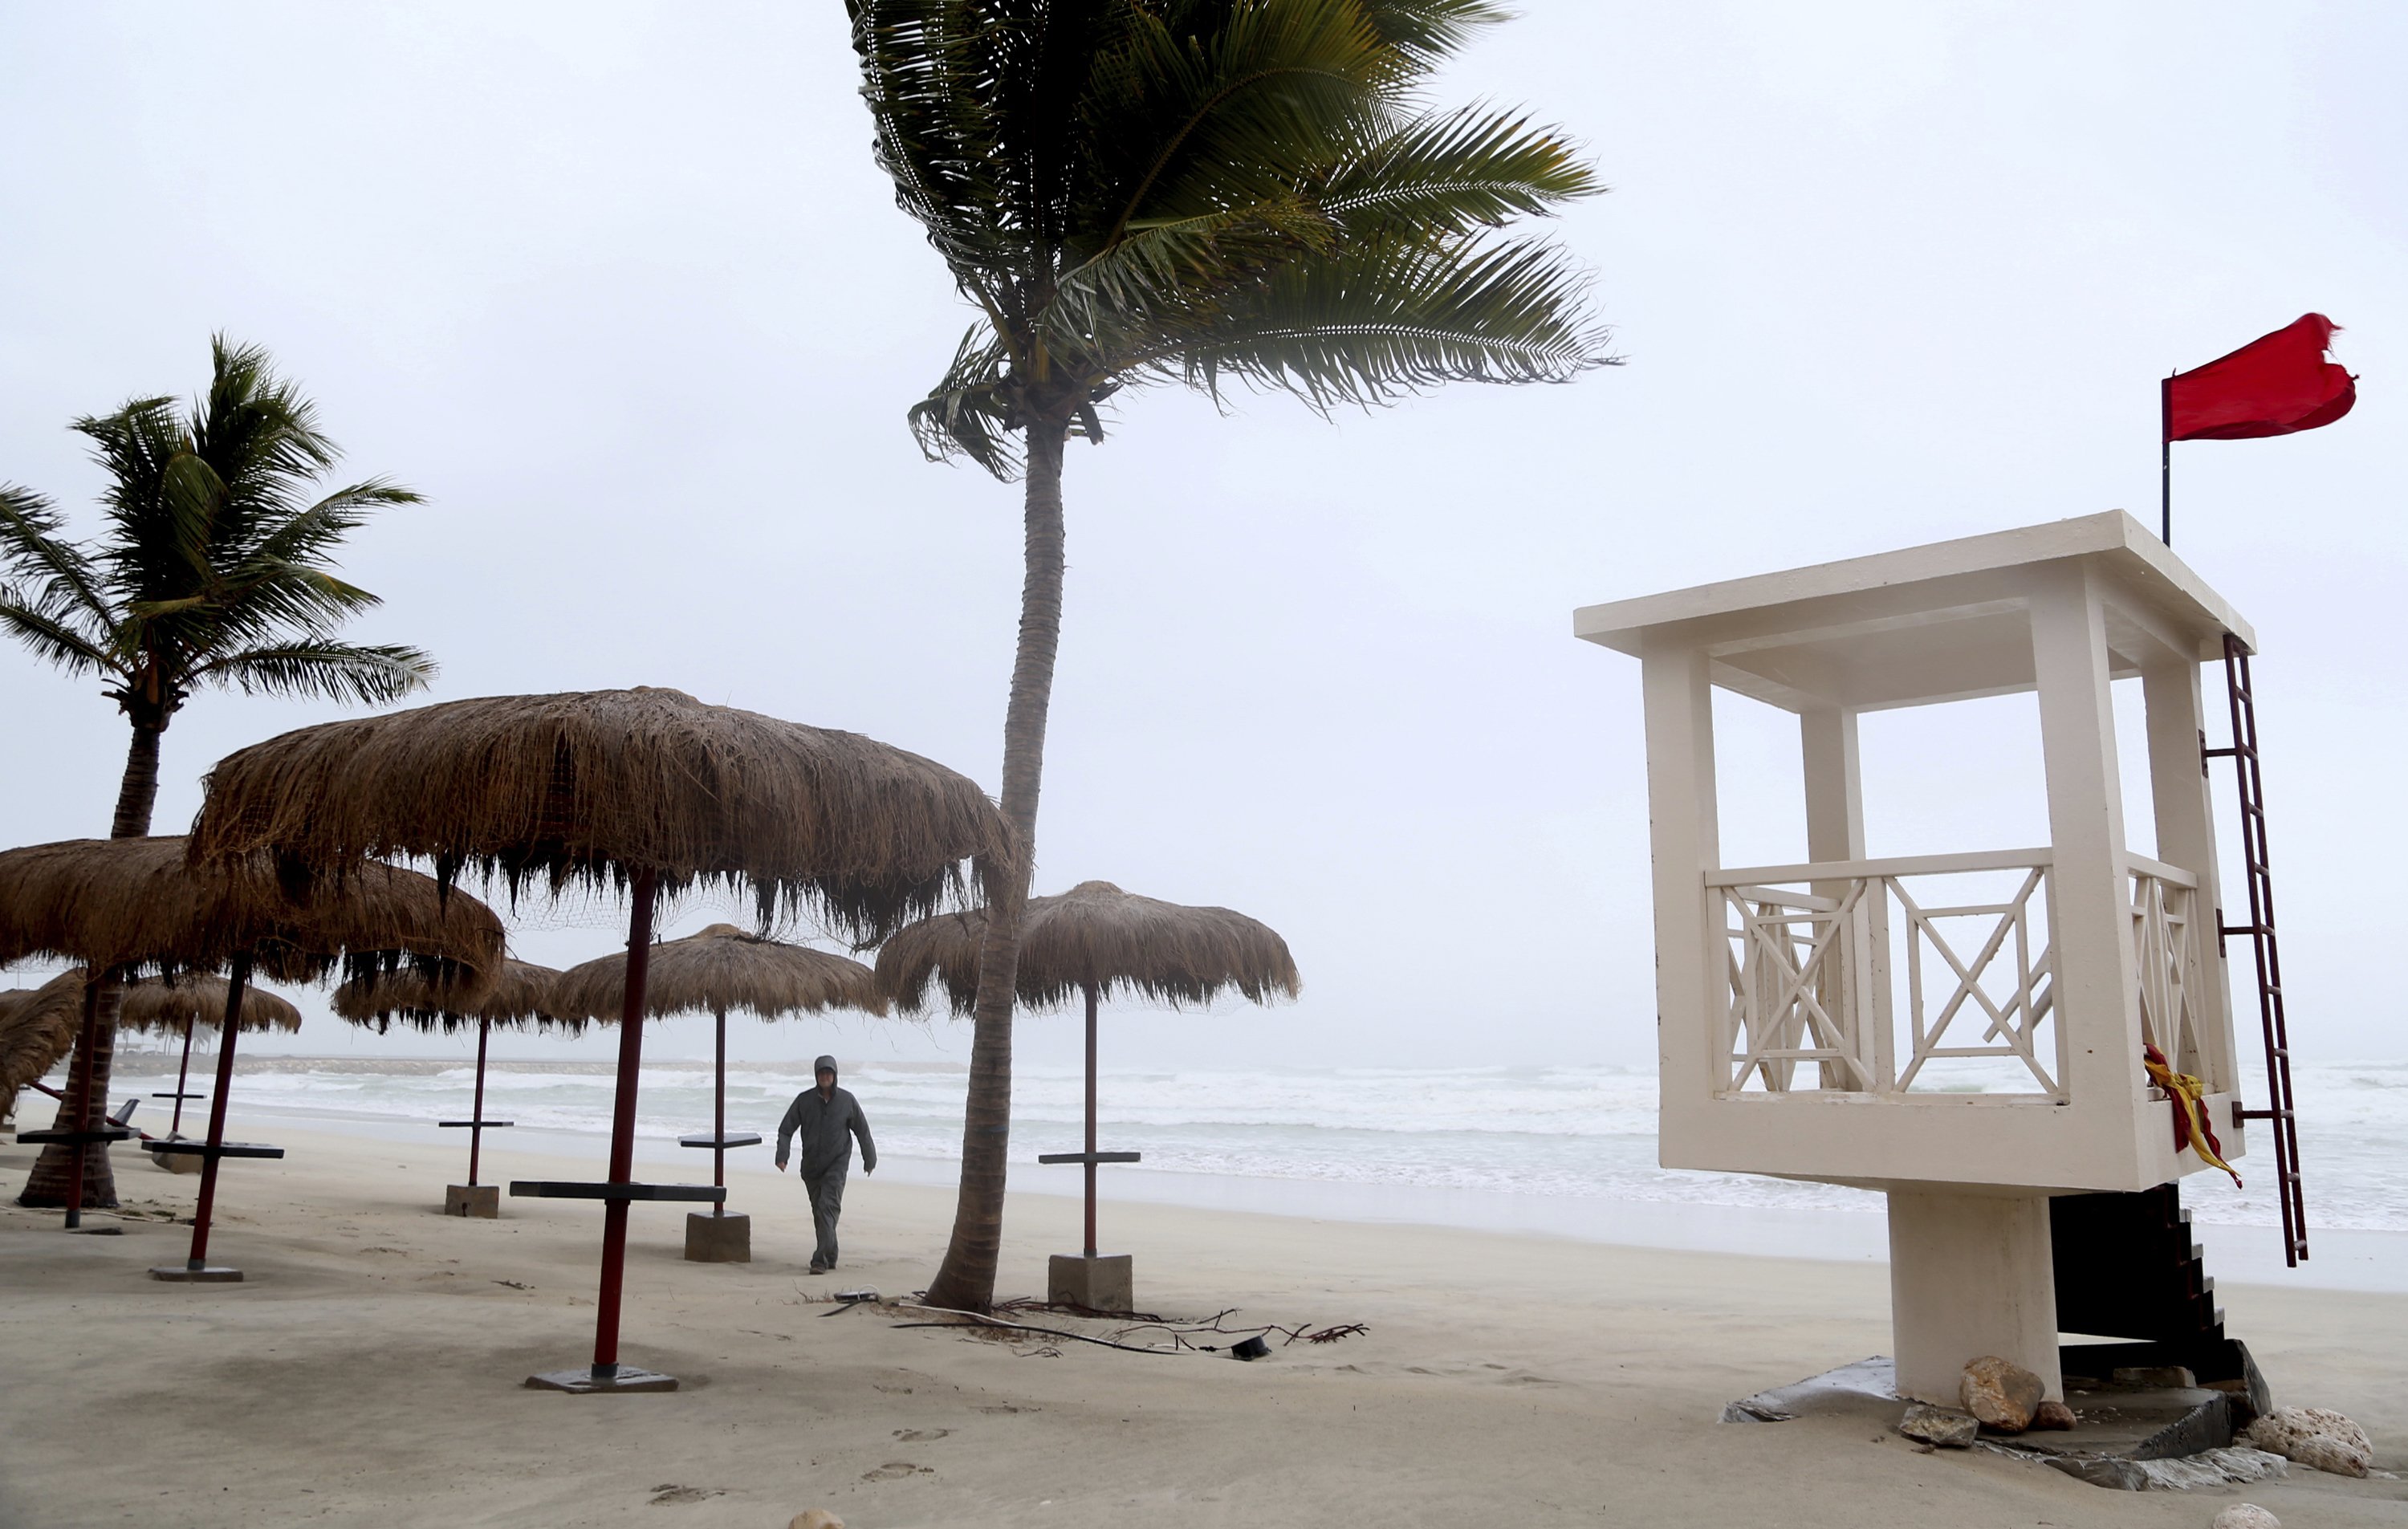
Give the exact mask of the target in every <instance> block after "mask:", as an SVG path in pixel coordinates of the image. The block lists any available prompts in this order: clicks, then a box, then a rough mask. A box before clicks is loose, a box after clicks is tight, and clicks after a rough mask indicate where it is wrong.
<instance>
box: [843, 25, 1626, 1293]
mask: <svg viewBox="0 0 2408 1529" xmlns="http://www.w3.org/2000/svg"><path fill="white" fill-rule="evenodd" d="M846 8H847V10H848V11H849V13H850V14H851V17H852V21H853V47H854V50H855V51H856V52H857V53H858V54H859V55H860V59H861V64H862V74H863V79H864V89H863V93H864V95H865V96H866V97H867V101H868V103H869V108H870V113H871V116H872V119H873V121H874V123H875V127H876V151H877V155H878V159H879V163H880V164H881V165H882V167H883V168H884V169H885V170H886V171H887V172H888V173H889V175H890V176H892V178H893V179H894V181H895V186H896V199H897V201H898V202H899V204H900V205H901V207H903V210H904V211H906V212H907V213H909V214H910V216H911V217H913V218H914V219H916V220H917V221H919V222H920V223H921V225H922V226H923V227H924V228H925V230H926V233H927V236H928V240H929V242H930V243H931V244H932V245H934V246H935V248H936V249H937V250H938V252H939V254H941V255H942V256H943V257H944V260H945V263H946V264H947V266H948V267H949V268H950V270H951V273H952V275H953V282H954V285H955V286H956V287H957V288H958V289H959V290H960V292H961V293H962V294H963V295H964V296H965V297H967V298H968V300H969V302H970V303H971V304H972V305H973V306H974V307H976V309H977V310H978V314H979V318H978V320H977V322H975V323H974V324H973V325H972V327H971V329H970V331H969V334H968V336H967V337H966V338H965V339H964V340H963V342H962V345H961V348H960V350H959V351H958V352H957V353H956V354H955V356H954V358H953V365H952V366H951V368H950V369H949V370H948V371H947V373H946V375H945V377H944V378H943V379H942V380H941V381H940V382H939V384H938V385H937V387H936V388H935V389H934V390H933V391H932V392H931V393H929V395H928V396H927V397H926V398H925V399H924V400H923V401H922V402H921V403H919V404H918V405H916V406H914V407H913V408H912V409H911V411H910V422H911V425H912V428H913V430H914V432H915V433H916V434H917V436H918V437H919V440H920V443H921V445H922V448H923V450H925V451H926V452H927V453H928V454H929V455H930V456H931V457H949V456H964V457H968V458H969V459H970V460H971V461H974V462H976V463H978V464H980V465H982V466H983V467H985V468H986V469H987V470H988V471H989V472H991V473H993V474H994V475H995V476H996V477H997V478H999V479H1011V478H1012V477H1014V476H1019V477H1021V478H1022V479H1024V491H1023V511H1024V519H1025V531H1026V540H1025V581H1024V584H1023V588H1022V595H1021V618H1020V636H1019V647H1018V652H1017V656H1016V658H1015V661H1014V663H1013V666H1012V677H1011V703H1010V706H1009V707H1008V709H1007V711H1006V714H1005V722H1004V762H1003V801H1002V805H1003V810H1004V814H1005V816H1006V817H1007V818H1008V819H1010V821H1011V823H1012V824H1013V826H1014V828H1015V829H1016V830H1017V831H1018V833H1019V835H1020V838H1021V846H1022V855H1021V862H1020V873H1019V888H1018V892H1017V893H1016V895H1015V894H1012V893H1011V891H1010V889H1007V890H1006V893H1005V894H1001V895H998V897H997V902H996V916H995V917H993V918H991V919H990V920H989V921H988V922H987V933H986V941H985V945H984V948H983V950H982V956H981V963H980V968H979V995H978V1005H977V1009H976V1013H975V1015H974V1019H973V1023H974V1026H975V1029H974V1033H973V1039H972V1044H971V1052H970V1079H969V1095H968V1104H967V1107H966V1112H965V1118H964V1122H963V1135H962V1182H961V1193H960V1200H959V1204H958V1207H957V1208H956V1211H955V1217H954V1222H953V1239H952V1242H951V1245H950V1246H949V1247H948V1249H947V1250H946V1253H945V1259H944V1263H943V1265H942V1266H941V1267H940V1268H939V1271H938V1275H937V1279H936V1282H935V1283H934V1284H933V1285H932V1286H931V1287H930V1291H929V1299H930V1300H931V1301H932V1302H933V1303H934V1304H936V1305H939V1306H946V1307H956V1308H971V1309H983V1308H985V1307H986V1306H987V1305H988V1304H989V1303H990V1302H991V1301H992V1299H993V1297H994V1291H995V1267H996V1252H997V1250H998V1248H999V1246H1000V1243H1001V1240H1002V1225H1003V1184H1004V1165H1005V1161H1006V1146H1007V1143H1008V1140H1009V1136H1008V1132H1009V1125H1010V1107H1011V1005H1012V986H1013V976H1014V969H1015V965H1016V962H1017V959H1018V950H1019V937H1020V908H1019V905H1020V902H1021V901H1022V900H1024V899H1025V895H1026V886H1027V877H1028V874H1029V870H1030V868H1031V865H1033V861H1034V852H1035V846H1036V833H1037V803H1038V794H1039V782H1040V779H1041V774H1042V769H1043V764H1044V747H1045V717H1046V708H1047V703H1048V700H1049V697H1050V695H1051V693H1052V689H1053V681H1054V652H1055V649H1056V647H1057V645H1058V642H1059V638H1060V634H1061V617H1062V572H1063V515H1062V466H1063V450H1064V446H1065V444H1066V443H1067V442H1068V440H1069V438H1070V437H1071V436H1081V437H1083V438H1085V439H1087V440H1089V441H1091V442H1093V441H1100V440H1102V439H1103V434H1104V432H1103V426H1102V420H1101V417H1100V414H1099V410H1098V406H1099V405H1101V404H1103V403H1104V402H1105V401H1106V400H1107V399H1109V398H1111V397H1112V396H1113V395H1114V394H1116V393H1120V392H1122V391H1124V390H1127V389H1134V388H1138V387H1142V386H1146V385H1149V384H1161V383H1182V384H1184V385H1186V386H1188V387H1192V388H1197V389H1199V390H1202V391H1204V392H1207V393H1214V394H1217V393H1219V391H1220V390H1221V389H1222V388H1223V387H1224V386H1225V385H1226V384H1227V383H1229V382H1232V381H1235V382H1238V383H1241V384H1244V385H1246V386H1248V387H1251V388H1255V389H1262V390H1273V391H1279V392H1284V393H1290V394H1293V395H1295V396H1296V397H1297V398H1300V399H1301V400H1303V401H1304V402H1305V403H1306V404H1308V405H1309V406H1311V407H1313V408H1315V409H1316V410H1320V411H1323V412H1325V413H1326V412H1327V411H1328V410H1330V409H1332V408H1334V407H1339V406H1343V405H1355V406H1362V407H1369V406H1371V405H1376V404H1383V403H1387V402H1390V401H1393V400H1395V399H1397V398H1399V397H1401V396H1403V395H1406V394H1410V393H1416V392H1419V391H1421V390H1423V389H1426V388H1428V387H1432V386H1434V385H1436V384H1438V383H1441V382H1447V381H1456V380H1466V381H1483V382H1554V381H1564V380H1568V379H1571V378H1573V377H1575V376H1577V375H1579V374H1580V373H1582V372H1584V371H1585V370H1587V369H1588V368H1590V367H1592V366H1596V365H1599V364H1604V363H1605V362H1607V361H1608V360H1609V359H1610V358H1609V357H1607V355H1606V354H1605V351H1604V344H1605V336H1604V333H1603V331H1602V330H1600V329H1599V328H1598V327H1597V325H1596V324H1595V323H1594V322H1592V320H1591V318H1590V316H1589V314H1588V311H1587V307H1586V304H1585V301H1584V291H1585V284H1586V283H1585V279H1584V274H1583V273H1582V272H1581V270H1580V269H1579V268H1578V267H1577V266H1576V265H1575V264H1573V263H1572V262H1570V260H1569V259H1568V258H1567V257H1566V256H1565V255H1564V254H1563V252H1562V251H1561V250H1559V249H1557V248H1556V247H1555V246H1553V245H1551V244H1548V243H1546V242H1543V241H1540V240H1535V239H1530V238H1525V237H1516V236H1512V235H1510V234H1507V233H1505V232H1503V230H1504V228H1505V226H1506V225H1507V224H1508V223H1510V222H1511V221H1512V220H1513V219H1515V218H1516V217H1519V216H1525V215H1539V214H1544V213H1546V212H1548V211H1549V210H1551V209H1552V208H1554V207H1557V206H1559V205H1561V204H1563V203H1565V202H1567V201H1570V200H1571V199H1573V198H1577V197H1582V196H1586V195H1589V194H1591V193H1595V192H1596V191H1598V190H1599V189H1600V188H1599V186H1598V183H1597V181H1596V180H1595V179H1594V178H1593V177H1592V175H1591V173H1590V171H1589V169H1588V168H1587V167H1586V166H1585V165H1584V164H1582V163H1581V162H1580V160H1579V159H1578V157H1577V156H1576V154H1575V152H1574V150H1572V149H1571V147H1570V145H1569V144H1568V143H1567V142H1566V141H1565V140H1564V139H1563V137H1562V136H1560V135H1558V134H1556V133H1555V132H1554V131H1552V130H1549V129H1545V128H1541V127H1537V126H1533V125H1532V124H1531V123H1530V122H1529V121H1527V119H1525V118H1523V117H1522V116H1520V115H1519V114H1517V113H1514V112H1512V111H1504V110H1498V109H1495V108H1492V107H1462V108H1456V109H1451V110H1448V109H1438V108H1435V107H1431V106H1429V105H1428V104H1426V102H1425V101H1424V100H1423V99H1422V97H1421V94H1420V90H1421V87H1422V85H1423V84H1424V82H1425V81H1426V79H1427V78H1428V76H1429V74H1430V73H1431V71H1432V70H1433V69H1434V68H1435V67H1436V66H1437V65H1438V64H1440V63H1441V62H1443V61H1444V60H1445V59H1446V58H1448V57H1449V56H1451V55H1452V54H1453V53H1455V51H1456V50H1458V49H1460V48H1461V47H1462V46H1463V44H1464V42H1465V41H1466V39H1467V38H1468V37H1469V36H1470V35H1471V34H1472V33H1473V32H1474V31H1475V30H1476V29H1478V28H1479V27H1480V26H1482V25H1483V24H1484V23H1487V22H1491V21H1498V20H1500V19H1501V15H1502V13H1501V12H1500V11H1498V9H1497V7H1494V6H1492V5H1489V4H1487V3H1485V0H847V7H846Z"/></svg>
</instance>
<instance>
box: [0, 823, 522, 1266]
mask: <svg viewBox="0 0 2408 1529" xmlns="http://www.w3.org/2000/svg"><path fill="white" fill-rule="evenodd" d="M187 857H188V846H187V845H186V843H185V841H184V840H183V839H181V838H178V837H172V836H162V837H156V838H121V839H71V840H67V841H65V842H63V843H57V844H42V845H34V846H30V847H28V848H25V849H20V850H7V851H5V852H0V965H6V964H7V963H11V962H16V961H22V960H24V959H26V958H27V957H30V956H49V957H54V958H63V959H65V960H69V961H74V962H78V963H79V964H81V965H83V966H85V967H86V968H87V971H88V974H89V976H90V977H91V979H92V980H89V981H87V982H86V983H85V986H84V1012H83V1031H84V1039H85V1041H86V1043H87V1049H89V1044H90V1042H91V1041H92V1039H93V1034H94V1032H95V1031H96V1029H97V1026H98V1003H97V995H98V993H99V979H101V978H102V977H104V976H126V975H131V974H133V973H135V972H137V971H142V970H146V969H148V970H150V971H154V972H156V973H158V974H159V975H162V976H165V975H170V974H178V973H187V972H191V973H207V972H210V971H214V970H216V969H217V968H219V967H225V968H227V969H228V970H229V973H230V980H229V982H228V984H227V1001H228V1007H227V1009H226V1012H228V1013H232V1014H236V1015H238V1014H239V1012H240V1010H239V1007H238V1006H239V1005H240V1003H241V999H242V993H243V990H244V989H245V988H246V987H247V986H248V985H249V982H250V979H251V974H252V972H253V971H254V969H255V970H257V971H259V972H261V973H264V974H265V975H267V976H269V977H272V978H275V979H279V980H283V981H314V980H316V979H319V978H321V977H322V976H324V975H325V974H326V973H327V972H329V971H332V970H334V969H335V968H336V967H337V966H338V965H339V966H342V967H344V968H346V969H348V970H349V971H350V972H351V974H352V975H353V976H355V977H366V978H372V979H373V978H377V977H381V976H385V975H388V974H392V973H394V972H398V971H401V970H404V969H411V970H417V971H420V972H423V973H425V974H426V975H428V976H431V977H435V978H437V979H443V980H449V981H453V982H456V983H457V984H459V985H460V986H461V988H462V989H463V991H471V992H473V991H480V990H481V989H482V988H483V987H484V986H485V985H487V984H488V983H490V982H491V981H492V979H493V974H494V972H495V969H496V968H497V967H498V966H499V965H500V964H501V958H502V925H501V921H500V920H499V919H497V918H495V916H494V912H493V910H492V909H491V908H488V907H485V906H484V905H483V904H481V903H480V902H478V901H477V900H476V899H475V898H473V897H469V896H466V895H465V894H463V893H450V894H448V895H447V893H446V891H445V889H443V888H441V887H439V886H437V884H436V882H435V881H434V880H433V879H430V878H427V877H424V876H421V875H419V874H417V873H416V872H414V871H405V870H400V869H397V868H395V867H393V866H390V865H378V866H374V867H371V868H364V869H363V870H362V871H361V872H360V874H358V875H356V876H354V877H352V878H351V879H349V880H348V882H346V883H345V884H344V885H342V886H340V887H335V888H323V889H316V890H315V891H314V893H313V894H312V895H310V896H308V897H307V898H306V899H296V898H295V897H294V896H291V895H288V894H287V892H286V889H284V888H283V887H281V886H279V884H278V883H277V882H276V881H275V880H273V879H268V878H266V877H263V876H260V875H257V874H254V873H252V872H250V871H249V870H247V869H244V868H241V867H236V868H234V869H232V870H229V871H216V870H206V869H204V870H195V869H193V868H192V867H190V866H189V865H187ZM239 1034H240V1023H239V1020H238V1019H237V1020H236V1024H235V1026H234V1027H233V1028H230V1029H226V1030H225V1033H224V1038H223V1040H222V1042H221V1044H220V1046H219V1049H218V1085H217V1095H216V1097H215V1099H214V1100H213V1101H212V1102H211V1105H210V1109H209V1138H208V1149H207V1151H206V1154H205V1156H204V1161H203V1165H202V1172H201V1193H200V1203H199V1207H198V1208H197V1210H196V1212H195V1215H194V1217H193V1253H192V1263H191V1264H190V1265H188V1266H189V1267H190V1268H192V1269H195V1270H197V1269H199V1268H200V1267H201V1266H202V1261H203V1259H204V1257H205V1255H206V1253H207V1251H208V1217H209V1210H210V1207H211V1204H212V1202H213V1200H214V1197H215V1192H216V1187H217V1166H218V1159H219V1157H220V1156H221V1155H222V1147H223V1138H224V1127H225V1101H226V1090H227V1086H228V1085H229V1084H230V1083H231V1082H232V1080H233V1074H234V1052H235V1040H236V1036H237V1035H239ZM83 1092H84V1093H87V1094H88V1093H90V1090H89V1088H88V1087H87V1088H86V1089H85V1090H84V1091H83ZM71 1107H72V1108H73V1109H74V1111H75V1113H74V1114H73V1115H71V1116H69V1117H68V1118H69V1119H70V1120H73V1121H76V1122H81V1123H80V1124H79V1125H78V1126H76V1127H74V1128H73V1129H75V1130H76V1131H77V1132H79V1133H83V1132H91V1131H94V1130H96V1129H98V1127H97V1125H96V1124H95V1123H94V1122H93V1118H92V1116H93V1101H92V1100H91V1099H89V1098H83V1099H79V1100H78V1101H75V1102H74V1103H73V1105H72V1106H71ZM79 1145H80V1144H79ZM82 1161H83V1159H82V1156H81V1154H80V1152H79V1155H78V1157H77V1159H76V1165H77V1170H78V1171H77V1173H76V1175H75V1182H74V1183H73V1184H72V1187H71V1189H70V1192H69V1194H68V1200H69V1207H68V1211H69V1218H70V1224H73V1222H74V1221H75V1220H76V1219H77V1218H78V1215H79V1211H80V1210H81V1200H82V1184H81V1182H80V1179H81V1172H80V1169H81V1165H82Z"/></svg>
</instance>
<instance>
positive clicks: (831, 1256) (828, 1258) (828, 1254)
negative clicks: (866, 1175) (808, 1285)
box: [802, 1163, 849, 1269]
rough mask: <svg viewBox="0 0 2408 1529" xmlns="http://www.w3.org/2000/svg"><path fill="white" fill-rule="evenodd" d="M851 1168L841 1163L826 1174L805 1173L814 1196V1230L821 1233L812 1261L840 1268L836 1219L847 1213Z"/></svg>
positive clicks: (812, 1224) (806, 1184)
mask: <svg viewBox="0 0 2408 1529" xmlns="http://www.w3.org/2000/svg"><path fill="white" fill-rule="evenodd" d="M848 1166H849V1165H847V1164H844V1163H839V1164H838V1165H836V1166H835V1167H832V1168H830V1169H829V1170H828V1171H827V1172H825V1173H820V1174H810V1173H807V1174H804V1175H803V1176H802V1179H803V1188H804V1190H805V1191H806V1192H808V1193H810V1197H811V1230H812V1231H814V1232H816V1233H818V1234H819V1239H820V1240H819V1247H818V1248H817V1249H816V1250H814V1251H813V1252H812V1253H811V1262H812V1263H814V1264H822V1265H826V1266H827V1267H829V1268H831V1269H832V1268H835V1267H836V1219H837V1217H838V1216H839V1215H840V1214H842V1213H843V1211H844V1174H845V1169H846V1168H847V1167H848Z"/></svg>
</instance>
